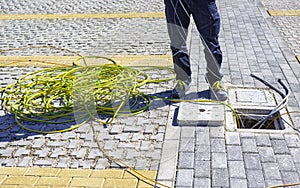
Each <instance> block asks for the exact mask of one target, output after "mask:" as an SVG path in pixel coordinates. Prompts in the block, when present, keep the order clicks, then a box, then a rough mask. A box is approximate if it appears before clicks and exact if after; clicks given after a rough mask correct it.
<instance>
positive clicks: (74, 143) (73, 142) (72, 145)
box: [67, 140, 81, 149]
mask: <svg viewBox="0 0 300 188" xmlns="http://www.w3.org/2000/svg"><path fill="white" fill-rule="evenodd" d="M80 142H81V141H80V140H71V141H70V143H69V145H68V146H67V148H68V149H76V148H77V147H78V146H79V144H80Z"/></svg>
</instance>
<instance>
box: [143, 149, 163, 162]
mask: <svg viewBox="0 0 300 188" xmlns="http://www.w3.org/2000/svg"><path fill="white" fill-rule="evenodd" d="M143 155H145V156H146V157H148V158H151V159H152V160H153V159H154V160H159V159H160V158H161V150H158V149H156V150H154V151H153V152H148V151H147V152H146V153H145V154H143Z"/></svg>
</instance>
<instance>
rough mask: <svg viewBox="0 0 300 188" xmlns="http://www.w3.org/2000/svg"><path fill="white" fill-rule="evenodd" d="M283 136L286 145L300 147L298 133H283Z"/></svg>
mask: <svg viewBox="0 0 300 188" xmlns="http://www.w3.org/2000/svg"><path fill="white" fill-rule="evenodd" d="M284 137H285V141H286V144H287V146H288V147H300V139H299V136H298V135H292V134H285V135H284Z"/></svg>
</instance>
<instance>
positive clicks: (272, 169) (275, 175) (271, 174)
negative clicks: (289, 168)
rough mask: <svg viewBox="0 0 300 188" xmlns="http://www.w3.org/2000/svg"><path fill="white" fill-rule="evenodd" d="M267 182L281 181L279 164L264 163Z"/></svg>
mask: <svg viewBox="0 0 300 188" xmlns="http://www.w3.org/2000/svg"><path fill="white" fill-rule="evenodd" d="M262 167H263V172H264V177H265V180H281V175H280V172H279V168H278V165H277V163H262Z"/></svg>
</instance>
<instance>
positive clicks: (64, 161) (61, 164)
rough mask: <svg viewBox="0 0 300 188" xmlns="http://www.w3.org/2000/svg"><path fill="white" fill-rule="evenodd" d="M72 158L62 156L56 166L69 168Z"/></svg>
mask: <svg viewBox="0 0 300 188" xmlns="http://www.w3.org/2000/svg"><path fill="white" fill-rule="evenodd" d="M70 161H71V159H70V158H69V157H64V158H60V159H59V161H58V163H57V165H56V167H57V168H67V167H69V163H70Z"/></svg>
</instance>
